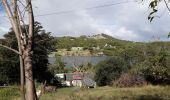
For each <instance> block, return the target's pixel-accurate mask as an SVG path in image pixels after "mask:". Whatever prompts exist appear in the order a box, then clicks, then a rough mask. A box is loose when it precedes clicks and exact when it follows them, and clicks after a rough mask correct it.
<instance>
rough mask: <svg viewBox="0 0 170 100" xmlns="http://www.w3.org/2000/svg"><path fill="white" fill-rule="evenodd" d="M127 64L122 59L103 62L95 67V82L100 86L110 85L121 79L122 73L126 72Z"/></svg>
mask: <svg viewBox="0 0 170 100" xmlns="http://www.w3.org/2000/svg"><path fill="white" fill-rule="evenodd" d="M126 70H127V69H126V67H125V64H124V62H123V60H122V59H120V58H116V57H114V58H111V59H109V60H106V61H102V62H100V63H99V64H97V65H96V66H95V77H94V78H95V81H96V83H97V85H99V86H105V85H110V84H111V83H112V80H116V79H117V78H119V77H120V75H121V73H122V72H124V71H126Z"/></svg>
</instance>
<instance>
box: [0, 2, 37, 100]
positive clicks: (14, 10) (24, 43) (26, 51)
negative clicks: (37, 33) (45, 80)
mask: <svg viewBox="0 0 170 100" xmlns="http://www.w3.org/2000/svg"><path fill="white" fill-rule="evenodd" d="M31 2H32V1H31V0H24V1H19V0H10V1H9V0H2V4H3V7H4V8H5V10H6V14H7V15H8V18H9V20H10V23H11V25H12V28H13V29H14V32H15V36H16V38H17V43H18V51H17V50H15V49H12V48H10V47H7V46H4V45H1V46H2V47H5V48H7V49H10V50H12V51H14V52H15V53H17V54H18V55H19V58H20V72H21V75H20V76H21V91H22V99H25V98H26V100H34V99H37V98H36V93H35V91H36V90H35V85H34V80H33V71H32V69H33V64H32V60H33V59H32V55H33V43H34V42H33V35H34V32H33V31H34V15H33V9H32V3H31ZM18 3H21V4H22V6H23V7H20V6H19V4H18ZM21 8H24V12H26V14H27V17H26V18H27V19H28V25H29V29H28V30H27V32H25V33H23V32H22V30H21V25H22V24H25V23H24V18H23V16H24V15H25V13H24V15H22V13H21ZM24 74H25V75H24ZM24 79H25V97H24Z"/></svg>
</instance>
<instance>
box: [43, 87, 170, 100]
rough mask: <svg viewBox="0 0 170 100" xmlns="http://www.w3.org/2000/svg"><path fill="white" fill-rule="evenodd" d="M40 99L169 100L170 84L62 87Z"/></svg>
mask: <svg viewBox="0 0 170 100" xmlns="http://www.w3.org/2000/svg"><path fill="white" fill-rule="evenodd" d="M41 100H170V86H145V87H136V88H135V87H134V88H113V87H99V88H96V89H80V90H78V89H77V90H75V89H74V88H63V89H58V91H57V92H55V93H47V94H44V95H43V96H42V97H41Z"/></svg>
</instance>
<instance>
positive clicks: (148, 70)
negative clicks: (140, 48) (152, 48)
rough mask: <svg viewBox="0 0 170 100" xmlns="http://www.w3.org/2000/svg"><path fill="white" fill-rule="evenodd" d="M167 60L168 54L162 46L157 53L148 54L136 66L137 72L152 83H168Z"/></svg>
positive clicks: (168, 69) (169, 76) (169, 71)
mask: <svg viewBox="0 0 170 100" xmlns="http://www.w3.org/2000/svg"><path fill="white" fill-rule="evenodd" d="M152 54H153V53H152ZM168 61H169V57H168V54H167V52H166V50H165V48H163V47H162V48H161V50H160V52H159V53H156V54H154V55H148V56H147V58H146V59H145V61H144V62H141V63H140V64H139V65H138V66H137V72H138V74H141V75H143V76H144V77H145V78H146V80H147V81H148V82H150V83H152V84H169V83H170V67H169V64H168Z"/></svg>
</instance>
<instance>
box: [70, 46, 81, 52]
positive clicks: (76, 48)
mask: <svg viewBox="0 0 170 100" xmlns="http://www.w3.org/2000/svg"><path fill="white" fill-rule="evenodd" d="M71 51H83V47H72V48H71Z"/></svg>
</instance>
